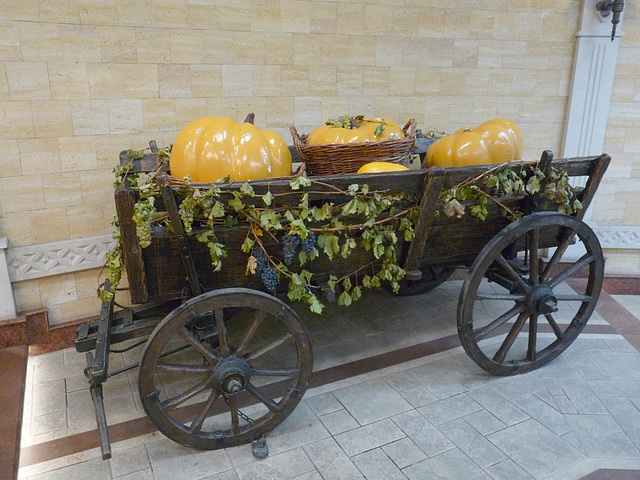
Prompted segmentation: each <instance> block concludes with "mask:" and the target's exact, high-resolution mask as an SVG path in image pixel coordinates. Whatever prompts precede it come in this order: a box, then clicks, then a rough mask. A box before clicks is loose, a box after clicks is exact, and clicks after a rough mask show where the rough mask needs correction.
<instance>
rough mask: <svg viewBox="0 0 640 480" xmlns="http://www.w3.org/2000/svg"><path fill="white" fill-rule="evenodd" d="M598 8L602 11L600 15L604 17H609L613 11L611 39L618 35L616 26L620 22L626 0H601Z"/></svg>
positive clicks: (597, 4)
mask: <svg viewBox="0 0 640 480" xmlns="http://www.w3.org/2000/svg"><path fill="white" fill-rule="evenodd" d="M596 10H598V11H599V12H600V15H602V16H603V17H608V16H609V15H611V13H612V12H613V18H612V19H611V23H612V25H613V26H612V28H611V41H612V42H613V39H614V38H615V36H616V26H617V25H618V23H620V15H621V14H622V11H623V10H624V0H612V1H611V0H609V1H605V0H600V1H599V2H598V3H596Z"/></svg>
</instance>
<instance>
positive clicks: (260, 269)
mask: <svg viewBox="0 0 640 480" xmlns="http://www.w3.org/2000/svg"><path fill="white" fill-rule="evenodd" d="M251 255H252V256H253V258H255V259H256V275H260V278H261V279H262V283H264V286H265V287H266V289H267V290H269V291H270V292H275V291H276V288H277V287H278V272H276V270H275V269H274V268H273V267H272V266H270V265H269V257H268V256H267V253H266V252H265V251H264V250H263V249H262V247H261V246H260V245H254V247H253V248H252V249H251Z"/></svg>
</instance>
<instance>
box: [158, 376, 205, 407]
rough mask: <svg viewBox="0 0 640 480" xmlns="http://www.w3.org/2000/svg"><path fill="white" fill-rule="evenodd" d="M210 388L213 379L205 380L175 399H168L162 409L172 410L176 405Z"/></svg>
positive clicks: (163, 403)
mask: <svg viewBox="0 0 640 480" xmlns="http://www.w3.org/2000/svg"><path fill="white" fill-rule="evenodd" d="M210 386H211V379H210V378H207V379H206V380H203V381H202V382H200V383H197V384H195V385H194V386H193V387H191V388H189V389H187V390H185V391H184V392H182V393H181V394H180V395H176V396H175V397H172V398H168V399H166V400H165V401H164V402H162V407H163V408H171V407H175V406H176V405H180V404H181V403H184V402H186V401H187V400H189V399H190V398H193V397H195V396H196V395H197V394H199V393H200V392H202V391H204V390H206V389H207V388H208V387H210Z"/></svg>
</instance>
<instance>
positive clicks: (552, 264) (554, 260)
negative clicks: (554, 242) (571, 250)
mask: <svg viewBox="0 0 640 480" xmlns="http://www.w3.org/2000/svg"><path fill="white" fill-rule="evenodd" d="M575 235H576V233H575V231H572V232H571V233H569V234H567V235H566V237H565V239H564V240H563V241H562V243H561V244H560V245H558V247H557V248H556V251H555V252H553V256H552V257H551V260H549V263H548V264H547V266H546V268H545V269H544V272H542V276H541V277H540V281H541V282H543V283H544V282H546V281H547V279H548V278H549V277H550V276H551V272H553V270H554V269H555V268H556V267H557V266H558V263H560V259H561V258H562V256H563V255H564V252H565V251H566V250H567V248H568V247H569V245H571V244H572V243H573V238H574V237H575Z"/></svg>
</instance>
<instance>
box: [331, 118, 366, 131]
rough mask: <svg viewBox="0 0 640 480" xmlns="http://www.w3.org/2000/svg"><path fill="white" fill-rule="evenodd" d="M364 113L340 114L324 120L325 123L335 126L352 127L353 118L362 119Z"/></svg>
mask: <svg viewBox="0 0 640 480" xmlns="http://www.w3.org/2000/svg"><path fill="white" fill-rule="evenodd" d="M363 118H364V115H342V116H340V117H338V118H337V119H336V118H330V119H329V120H327V121H326V122H325V124H327V125H332V126H334V127H336V128H353V124H354V120H355V121H357V120H362V119H363Z"/></svg>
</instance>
